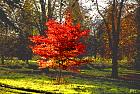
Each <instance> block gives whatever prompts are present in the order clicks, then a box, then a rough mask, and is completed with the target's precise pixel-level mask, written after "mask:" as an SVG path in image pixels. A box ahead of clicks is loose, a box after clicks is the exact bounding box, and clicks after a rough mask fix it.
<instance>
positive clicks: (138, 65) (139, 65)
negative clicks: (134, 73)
mask: <svg viewBox="0 0 140 94" xmlns="http://www.w3.org/2000/svg"><path fill="white" fill-rule="evenodd" d="M136 1H137V3H138V8H137V9H136V17H135V18H136V25H137V34H138V35H137V41H136V48H137V53H136V60H135V69H137V70H140V0H136Z"/></svg>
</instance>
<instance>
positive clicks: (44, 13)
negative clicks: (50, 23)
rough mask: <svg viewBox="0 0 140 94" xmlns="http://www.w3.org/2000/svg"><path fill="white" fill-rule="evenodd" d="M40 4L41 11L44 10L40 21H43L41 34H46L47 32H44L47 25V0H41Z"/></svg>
mask: <svg viewBox="0 0 140 94" xmlns="http://www.w3.org/2000/svg"><path fill="white" fill-rule="evenodd" d="M48 1H49V0H48ZM40 5H41V12H42V14H41V19H40V21H41V24H40V27H41V30H40V35H45V32H44V31H45V26H44V24H45V22H46V8H45V6H46V0H45V1H44V0H40Z"/></svg>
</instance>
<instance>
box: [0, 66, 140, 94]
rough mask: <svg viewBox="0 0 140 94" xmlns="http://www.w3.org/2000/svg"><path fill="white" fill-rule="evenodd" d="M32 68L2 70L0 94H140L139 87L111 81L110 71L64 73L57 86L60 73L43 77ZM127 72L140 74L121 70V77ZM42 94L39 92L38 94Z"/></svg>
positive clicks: (96, 70) (0, 70) (137, 84)
mask: <svg viewBox="0 0 140 94" xmlns="http://www.w3.org/2000/svg"><path fill="white" fill-rule="evenodd" d="M37 71H39V70H37V69H36V70H33V69H29V68H24V67H23V68H18V69H12V68H8V67H0V84H1V86H0V94H19V93H29V94H37V93H36V91H32V92H30V91H27V90H26V89H30V90H37V91H40V92H51V93H65V94H75V93H78V94H79V93H80V94H140V88H139V86H140V84H139V83H133V82H131V81H130V82H127V81H123V80H112V79H111V78H107V77H109V76H110V73H111V69H110V68H106V69H95V68H90V69H82V70H81V73H71V72H66V71H63V74H64V75H63V76H64V79H62V80H64V81H63V82H64V83H63V84H60V85H58V84H57V81H56V76H57V75H56V74H57V73H58V72H57V71H54V70H50V71H51V73H48V74H43V73H40V72H37ZM127 73H135V74H140V72H139V71H134V70H127V69H122V68H120V71H119V74H120V75H124V74H127ZM2 84H4V85H9V86H11V87H16V88H23V89H25V90H19V89H11V88H5V87H2ZM39 94H40V93H39Z"/></svg>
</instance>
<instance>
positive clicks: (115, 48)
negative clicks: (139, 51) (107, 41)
mask: <svg viewBox="0 0 140 94" xmlns="http://www.w3.org/2000/svg"><path fill="white" fill-rule="evenodd" d="M114 33H115V34H114V35H113V46H112V49H111V50H112V74H111V77H113V78H118V48H119V47H118V43H119V35H118V34H117V33H116V32H114Z"/></svg>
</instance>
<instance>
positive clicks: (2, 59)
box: [1, 55, 4, 64]
mask: <svg viewBox="0 0 140 94" xmlns="http://www.w3.org/2000/svg"><path fill="white" fill-rule="evenodd" d="M1 62H2V64H4V56H3V55H1Z"/></svg>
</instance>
